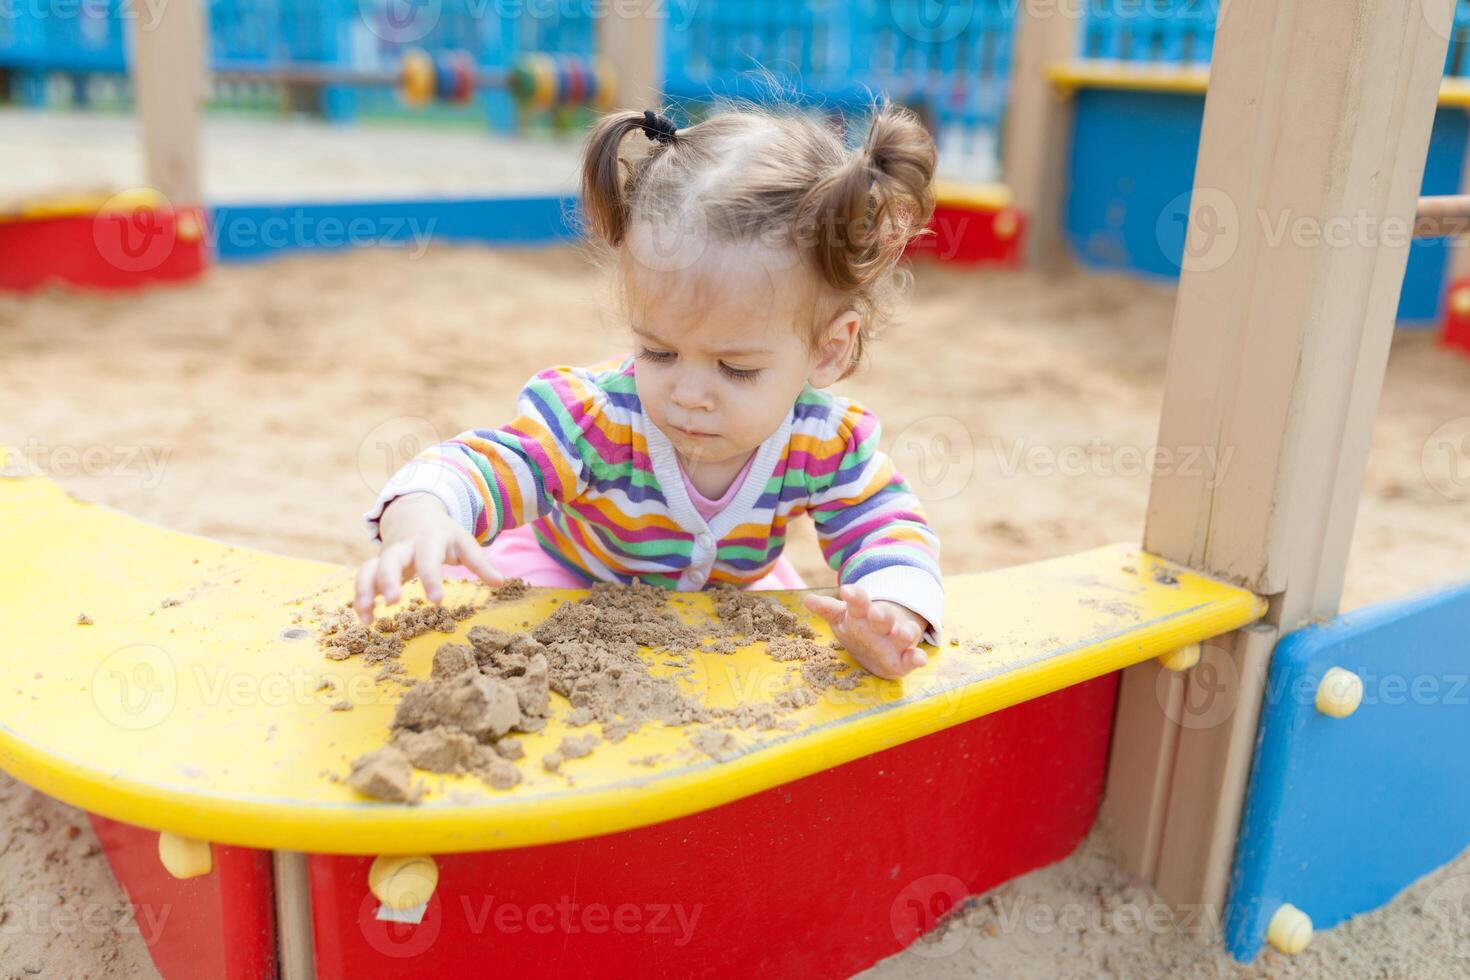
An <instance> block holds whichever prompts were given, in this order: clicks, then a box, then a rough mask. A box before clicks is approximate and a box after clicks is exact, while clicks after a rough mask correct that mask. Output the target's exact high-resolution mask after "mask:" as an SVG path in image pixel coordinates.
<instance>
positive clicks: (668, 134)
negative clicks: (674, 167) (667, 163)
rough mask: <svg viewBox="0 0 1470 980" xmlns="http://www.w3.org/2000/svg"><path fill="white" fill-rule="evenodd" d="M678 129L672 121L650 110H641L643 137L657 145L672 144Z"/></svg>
mask: <svg viewBox="0 0 1470 980" xmlns="http://www.w3.org/2000/svg"><path fill="white" fill-rule="evenodd" d="M678 130H679V127H678V126H677V125H676V124H675V123H674V120H672V119H670V118H669V117H668V116H665V115H664V114H663V113H659V112H654V111H653V110H652V109H644V110H643V135H644V136H647V137H648V138H649V139H650V140H654V141H656V142H659V143H672V142H674V136H675V134H676V133H677V132H678Z"/></svg>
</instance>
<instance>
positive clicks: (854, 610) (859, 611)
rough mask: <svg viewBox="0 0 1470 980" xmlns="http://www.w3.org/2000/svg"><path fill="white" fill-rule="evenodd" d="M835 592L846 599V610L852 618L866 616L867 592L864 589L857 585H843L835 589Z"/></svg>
mask: <svg viewBox="0 0 1470 980" xmlns="http://www.w3.org/2000/svg"><path fill="white" fill-rule="evenodd" d="M837 594H838V595H840V596H842V598H843V599H844V600H846V602H847V611H848V613H849V614H851V616H852V618H853V619H867V618H868V606H869V602H868V593H867V591H866V590H865V589H863V588H862V587H861V586H858V585H844V586H843V587H842V588H840V589H838V590H837Z"/></svg>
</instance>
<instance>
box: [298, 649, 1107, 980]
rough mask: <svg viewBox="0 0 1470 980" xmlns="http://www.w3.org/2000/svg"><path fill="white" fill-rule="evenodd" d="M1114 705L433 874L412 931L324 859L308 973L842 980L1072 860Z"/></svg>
mask: <svg viewBox="0 0 1470 980" xmlns="http://www.w3.org/2000/svg"><path fill="white" fill-rule="evenodd" d="M1116 690H1117V675H1116V674H1110V675H1106V676H1104V677H1100V678H1097V679H1095V680H1092V681H1088V682H1086V683H1083V684H1079V685H1076V686H1074V687H1070V688H1066V689H1064V690H1061V691H1058V692H1055V693H1053V694H1049V695H1046V696H1045V697H1042V698H1038V699H1036V700H1034V701H1029V702H1025V703H1023V704H1019V705H1016V706H1015V707H1012V708H1008V709H1006V710H1004V711H1001V712H998V713H996V714H992V715H987V716H984V717H981V718H977V719H975V720H974V721H970V722H966V723H963V724H960V725H957V726H955V727H953V728H950V729H947V730H945V731H942V732H936V733H934V734H932V735H927V736H924V737H923V738H919V739H916V740H914V741H911V742H906V743H903V744H901V745H896V746H894V747H892V748H890V749H886V750H884V751H882V752H879V753H877V754H875V755H871V756H868V757H866V758H862V759H858V760H855V761H853V762H848V763H845V764H843V765H840V766H837V767H835V768H832V769H828V770H826V771H825V772H821V773H817V774H816V775H812V776H807V777H805V778H803V779H799V780H796V781H795V782H792V783H788V784H786V785H784V786H777V787H774V788H772V789H769V790H764V791H762V792H760V793H757V794H755V795H753V796H749V797H746V798H745V799H742V800H737V801H735V802H733V803H727V804H725V805H723V806H720V807H716V808H714V809H712V810H707V811H704V812H702V813H697V814H692V815H690V816H687V817H681V818H679V819H676V820H671V821H668V822H666V823H662V824H656V825H653V826H650V827H643V828H640V829H637V830H631V831H626V832H623V833H617V834H609V835H606V836H602V837H594V838H588V839H584V840H579V841H570V842H566V843H558V844H547V845H542V846H539V847H527V848H519V849H513V850H505V851H488V852H480V853H473V854H444V855H436V856H435V861H436V862H437V863H438V865H439V879H438V886H437V888H436V889H435V891H434V893H433V895H432V897H431V898H430V899H429V902H428V904H427V907H426V908H425V909H424V912H423V917H422V919H421V920H420V921H419V922H417V923H407V922H397V921H383V920H380V919H379V918H378V902H377V900H376V899H375V898H374V897H373V896H372V894H371V893H370V892H369V890H368V868H369V866H370V865H371V864H372V860H373V859H372V857H371V856H367V857H343V856H334V855H313V856H312V857H311V858H310V860H309V868H310V872H309V874H310V881H311V897H312V919H313V923H312V924H313V931H314V934H315V945H316V969H317V974H318V976H320V977H324V978H352V977H374V978H383V980H387V978H411V977H424V978H432V980H443V978H445V977H461V976H480V975H486V973H487V971H489V972H490V973H493V974H494V975H496V976H517V975H527V976H530V975H536V976H541V975H554V976H567V977H585V976H594V977H622V976H642V977H662V976H680V977H684V976H710V977H764V976H800V977H845V976H849V975H851V974H852V973H854V972H856V971H858V970H861V969H863V968H864V967H867V966H869V965H871V964H872V963H874V962H876V961H877V960H879V959H882V958H883V957H885V956H889V955H891V954H893V953H896V952H898V951H899V950H900V949H903V948H904V947H905V946H908V945H909V944H910V943H913V942H914V941H915V940H916V939H919V937H920V936H922V935H923V934H924V933H925V932H927V931H929V930H930V929H932V928H933V927H934V926H935V924H936V923H937V922H939V921H940V920H941V919H942V918H943V917H944V916H945V915H946V913H948V912H949V911H950V910H951V909H953V908H954V907H955V906H956V905H957V904H958V903H959V902H961V901H962V899H963V897H964V896H965V895H968V894H973V893H976V892H981V891H985V890H987V889H990V888H993V887H995V886H996V885H999V884H1001V883H1003V882H1005V881H1008V880H1010V879H1011V878H1014V877H1016V876H1017V875H1020V874H1024V873H1026V872H1028V871H1031V870H1033V869H1035V868H1039V867H1042V866H1043V865H1047V864H1050V863H1052V862H1054V861H1058V860H1060V859H1061V858H1064V857H1066V856H1067V855H1068V854H1069V853H1071V851H1072V850H1073V849H1074V848H1075V847H1076V845H1077V844H1078V842H1079V841H1080V840H1081V839H1082V838H1083V836H1084V835H1085V834H1086V833H1087V831H1088V830H1089V828H1090V827H1091V826H1092V823H1093V819H1094V817H1095V815H1096V812H1097V807H1098V803H1099V800H1100V798H1101V795H1102V788H1103V776H1104V769H1105V766H1106V762H1107V752H1108V738H1109V732H1110V730H1111V726H1112V718H1113V702H1114V696H1115V693H1116ZM629 792H630V793H636V792H637V790H636V789H631V788H630V789H629ZM962 933H963V930H958V934H962ZM956 936H957V933H956V932H951V933H949V934H946V936H945V937H944V938H941V939H939V940H937V944H936V945H934V946H932V947H927V946H925V945H923V944H922V943H921V945H920V946H918V947H917V948H918V949H919V950H920V951H921V952H924V951H927V952H929V953H930V954H931V955H942V954H943V953H944V952H945V951H946V950H947V949H948V948H949V947H948V946H946V945H945V944H947V943H955V942H956ZM925 942H935V941H933V940H930V941H925Z"/></svg>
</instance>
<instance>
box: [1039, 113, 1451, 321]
mask: <svg viewBox="0 0 1470 980" xmlns="http://www.w3.org/2000/svg"><path fill="white" fill-rule="evenodd" d="M1203 116H1204V97H1203V96H1199V95H1177V94H1166V93H1159V92H1123V91H1114V90H1108V89H1084V90H1082V91H1080V92H1078V93H1077V101H1076V123H1075V126H1074V129H1073V137H1072V156H1071V161H1070V164H1069V168H1070V170H1069V188H1068V196H1067V201H1066V210H1065V218H1064V223H1065V228H1066V233H1067V238H1068V240H1069V241H1070V242H1071V245H1072V248H1073V249H1074V251H1075V252H1076V254H1077V257H1078V259H1079V260H1080V261H1081V262H1082V263H1083V264H1084V265H1087V266H1091V267H1093V268H1099V269H1118V270H1126V271H1129V272H1139V273H1143V274H1145V275H1150V276H1159V277H1163V278H1174V277H1176V276H1178V275H1179V263H1180V257H1181V256H1182V255H1183V249H1184V228H1185V224H1184V220H1185V216H1186V215H1187V214H1188V213H1189V201H1190V197H1189V192H1190V188H1191V186H1192V185H1193V183H1194V166H1195V158H1196V155H1197V152H1198V149H1199V136H1200V125H1201V122H1202V120H1203ZM1467 136H1470V123H1467V118H1466V114H1465V113H1464V112H1463V111H1462V110H1459V109H1442V110H1440V112H1439V113H1437V114H1436V116H1435V120H1434V129H1433V132H1432V134H1431V136H1430V143H1429V156H1428V158H1427V160H1426V162H1425V167H1424V182H1423V190H1422V193H1425V194H1457V193H1459V186H1460V174H1461V172H1462V169H1463V167H1464V163H1465V144H1466V139H1467ZM1465 247H1470V240H1466V241H1465ZM1445 259H1446V243H1445V242H1444V241H1442V240H1439V241H1435V240H1428V241H1419V242H1416V243H1415V244H1414V245H1413V247H1412V248H1411V250H1410V253H1409V265H1408V269H1407V270H1406V272H1405V275H1404V285H1403V292H1402V294H1401V296H1400V298H1399V311H1398V316H1399V319H1400V320H1401V321H1404V322H1405V323H1409V324H1413V323H1415V322H1418V323H1420V324H1424V325H1428V324H1430V323H1432V322H1434V321H1435V320H1436V319H1437V315H1438V310H1439V305H1440V301H1441V298H1442V294H1443V291H1444V275H1445Z"/></svg>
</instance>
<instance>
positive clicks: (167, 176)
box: [131, 0, 208, 207]
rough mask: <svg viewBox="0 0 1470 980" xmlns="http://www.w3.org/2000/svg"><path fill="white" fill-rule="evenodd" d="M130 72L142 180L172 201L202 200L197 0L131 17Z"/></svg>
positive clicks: (202, 90)
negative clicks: (144, 176)
mask: <svg viewBox="0 0 1470 980" xmlns="http://www.w3.org/2000/svg"><path fill="white" fill-rule="evenodd" d="M132 25H133V26H132V42H133V50H132V57H131V62H132V65H131V72H132V77H133V93H134V99H135V101H136V103H137V106H138V124H139V126H140V128H141V129H142V134H143V159H144V169H145V173H146V174H147V177H148V183H149V185H150V186H152V187H153V189H154V190H157V191H158V192H160V193H161V194H163V196H164V197H166V198H167V199H168V200H169V202H170V203H172V204H173V205H174V206H175V207H192V206H197V205H199V204H200V203H202V199H203V195H202V192H201V188H200V173H199V171H200V163H199V146H200V136H199V131H200V118H201V116H202V115H203V111H204V101H205V98H206V95H207V92H208V88H207V84H208V82H207V80H208V75H207V73H206V72H207V68H206V61H205V50H206V44H205V31H206V27H205V17H204V12H203V10H202V5H201V0H172V2H170V3H168V4H165V5H164V6H162V7H161V8H160V10H159V13H158V15H157V16H156V17H155V18H153V19H152V20H148V19H145V18H143V17H141V16H140V17H134V18H132Z"/></svg>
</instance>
